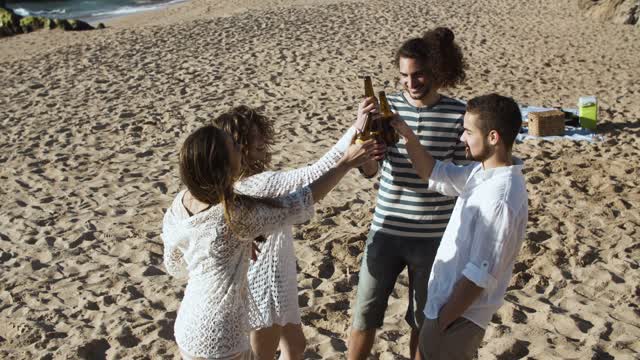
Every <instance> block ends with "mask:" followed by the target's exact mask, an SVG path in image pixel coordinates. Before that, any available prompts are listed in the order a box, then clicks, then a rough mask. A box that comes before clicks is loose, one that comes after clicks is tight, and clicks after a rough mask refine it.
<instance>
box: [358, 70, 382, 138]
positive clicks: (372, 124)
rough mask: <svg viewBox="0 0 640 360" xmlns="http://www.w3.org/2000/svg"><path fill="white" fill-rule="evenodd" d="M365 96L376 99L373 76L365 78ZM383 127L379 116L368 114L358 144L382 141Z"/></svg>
mask: <svg viewBox="0 0 640 360" xmlns="http://www.w3.org/2000/svg"><path fill="white" fill-rule="evenodd" d="M364 96H365V97H367V98H370V97H373V98H375V93H374V92H373V84H372V83H371V76H365V77H364ZM381 135H382V127H381V124H380V119H379V116H376V115H374V114H371V113H368V114H367V115H366V118H365V122H364V126H363V127H362V131H361V132H359V133H358V134H357V135H356V143H358V144H360V143H363V142H365V141H367V140H370V139H375V140H377V141H382V140H383V139H382V138H381Z"/></svg>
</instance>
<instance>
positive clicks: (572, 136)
mask: <svg viewBox="0 0 640 360" xmlns="http://www.w3.org/2000/svg"><path fill="white" fill-rule="evenodd" d="M547 110H557V108H546V107H540V106H520V113H521V114H522V121H527V119H528V115H529V113H530V112H538V111H547ZM561 110H562V111H567V112H571V113H573V114H575V115H578V109H564V108H563V109H561ZM534 139H535V140H548V141H555V140H572V141H588V142H597V141H602V140H604V138H603V136H602V135H598V134H596V133H594V132H593V131H591V130H589V129H584V128H581V127H573V126H565V128H564V136H532V135H529V129H528V128H527V127H526V126H523V127H522V129H521V130H520V134H518V136H517V137H516V141H519V142H523V141H526V140H534Z"/></svg>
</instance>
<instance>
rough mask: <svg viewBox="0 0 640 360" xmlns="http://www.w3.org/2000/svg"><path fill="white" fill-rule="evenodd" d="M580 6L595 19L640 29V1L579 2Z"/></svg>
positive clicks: (583, 0)
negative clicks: (639, 19)
mask: <svg viewBox="0 0 640 360" xmlns="http://www.w3.org/2000/svg"><path fill="white" fill-rule="evenodd" d="M578 4H579V6H580V8H581V9H584V10H585V11H586V13H587V16H590V17H592V18H594V19H598V20H601V21H611V22H614V23H616V24H629V25H635V26H639V27H640V22H638V18H639V17H640V0H579V2H578Z"/></svg>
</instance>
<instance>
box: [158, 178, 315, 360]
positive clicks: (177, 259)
mask: <svg viewBox="0 0 640 360" xmlns="http://www.w3.org/2000/svg"><path fill="white" fill-rule="evenodd" d="M246 187H247V190H250V185H246ZM184 194H185V191H182V192H180V193H179V194H178V195H177V196H176V198H175V200H174V201H173V204H172V205H171V207H170V208H169V209H167V212H166V214H165V216H164V222H163V227H162V240H163V243H164V264H165V267H166V269H167V271H168V272H169V273H170V274H171V275H173V276H176V277H185V276H188V281H187V287H186V289H185V292H184V297H183V299H182V303H181V304H180V309H179V310H178V315H177V318H176V323H175V328H174V329H175V338H176V342H177V343H178V346H179V347H180V348H181V349H182V351H184V352H186V353H187V354H189V355H191V356H197V357H205V358H226V357H229V356H232V355H235V354H238V353H241V352H244V351H247V350H248V349H249V336H248V335H249V314H250V313H251V314H256V311H255V310H254V311H250V310H249V309H250V307H251V301H250V297H249V293H248V289H247V270H248V267H249V258H250V251H251V242H252V240H253V239H254V238H255V237H256V236H258V235H261V234H265V233H270V232H272V231H275V230H276V229H278V228H281V227H283V226H291V225H292V224H296V223H301V222H305V221H307V220H309V219H310V218H311V217H312V216H313V199H312V195H311V190H310V189H309V188H308V187H305V188H302V189H301V190H300V191H298V192H295V193H293V194H290V195H288V196H286V197H283V198H280V199H278V201H279V202H280V206H279V207H276V208H274V207H270V206H266V205H255V206H253V207H237V208H236V209H234V211H233V213H234V214H235V216H234V224H233V225H234V226H233V229H234V232H233V233H232V232H231V231H230V229H229V227H228V225H227V224H226V223H225V220H224V211H223V207H222V206H221V205H216V206H213V207H211V208H210V209H208V210H206V211H203V212H200V213H198V214H195V215H193V216H189V214H188V213H187V211H186V209H185V208H184V206H183V204H182V198H183V196H184Z"/></svg>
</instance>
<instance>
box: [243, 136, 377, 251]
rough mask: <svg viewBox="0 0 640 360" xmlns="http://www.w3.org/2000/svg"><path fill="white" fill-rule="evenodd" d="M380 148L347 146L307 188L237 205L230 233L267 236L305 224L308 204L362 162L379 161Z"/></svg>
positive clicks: (309, 209) (309, 211) (372, 144)
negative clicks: (330, 165) (334, 162)
mask: <svg viewBox="0 0 640 360" xmlns="http://www.w3.org/2000/svg"><path fill="white" fill-rule="evenodd" d="M383 153H384V146H383V145H381V144H376V143H375V142H374V141H373V140H371V141H367V142H365V143H363V144H354V145H351V146H349V148H348V150H347V152H346V153H345V154H344V156H343V157H342V158H341V159H340V161H338V163H337V164H336V165H335V166H334V167H333V168H331V169H330V170H329V171H327V172H326V173H324V174H323V175H321V176H320V177H319V178H318V179H317V180H315V181H314V182H312V183H311V184H310V185H309V186H308V187H303V188H302V189H300V190H299V191H297V192H295V193H292V194H289V195H287V196H284V197H279V198H275V199H273V198H272V199H264V200H262V201H255V203H253V202H252V203H248V202H246V203H245V204H240V205H239V206H238V207H237V208H236V209H234V213H233V218H234V219H237V220H236V221H234V224H233V225H234V231H236V232H237V235H238V236H240V237H248V238H253V237H255V236H258V235H261V234H264V233H270V232H272V231H274V230H276V229H278V228H279V227H281V226H283V225H292V224H298V223H301V222H305V221H307V220H309V219H310V218H311V216H312V215H313V207H312V204H313V203H314V202H317V201H320V200H321V199H322V198H324V197H325V196H326V195H327V194H328V193H329V191H331V190H332V189H333V188H334V187H335V186H336V185H337V184H338V182H340V180H341V179H342V178H343V177H344V175H346V174H347V172H349V170H351V169H352V168H354V167H357V166H360V165H361V164H362V163H364V162H365V161H368V160H370V159H375V158H379V157H381V156H382V154H383Z"/></svg>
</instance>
